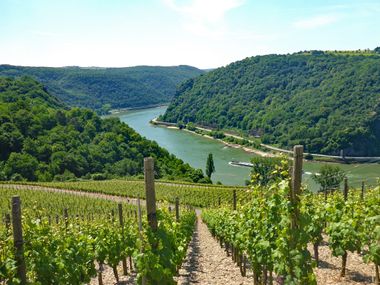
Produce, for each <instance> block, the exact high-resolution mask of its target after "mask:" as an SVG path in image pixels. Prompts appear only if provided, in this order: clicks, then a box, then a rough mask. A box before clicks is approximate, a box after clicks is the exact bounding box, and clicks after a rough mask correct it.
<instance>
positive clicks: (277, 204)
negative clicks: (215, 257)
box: [202, 180, 316, 285]
mask: <svg viewBox="0 0 380 285" xmlns="http://www.w3.org/2000/svg"><path fill="white" fill-rule="evenodd" d="M289 191H290V189H289V180H284V181H281V182H279V181H277V182H275V183H273V184H271V185H270V187H266V188H263V187H258V186H256V187H253V189H252V192H251V196H252V199H251V201H250V202H248V203H246V204H245V205H243V206H242V207H241V208H240V209H238V210H237V211H231V210H230V209H229V208H222V209H211V210H207V211H204V212H202V219H203V220H204V221H205V223H206V224H207V225H208V227H209V229H210V231H211V232H212V233H213V234H214V235H215V236H217V237H218V238H219V239H221V240H223V241H224V242H225V243H227V244H229V245H231V246H233V247H234V248H236V249H238V251H239V252H240V253H242V252H245V253H246V254H247V255H248V258H249V261H250V263H251V265H252V269H253V271H254V275H255V276H256V277H257V278H258V279H261V278H262V275H263V274H262V273H263V272H262V271H263V269H264V268H266V269H267V270H268V271H273V272H275V273H276V274H277V275H278V276H283V277H284V279H285V280H284V283H283V284H289V285H290V284H305V285H306V284H316V279H315V276H314V274H313V270H312V264H313V263H312V260H311V256H310V253H309V251H308V250H307V243H308V235H307V232H306V231H305V228H306V226H307V225H308V220H307V219H302V220H301V221H300V223H299V226H298V228H296V229H294V228H291V224H292V222H291V217H292V215H293V212H294V211H295V207H296V205H292V204H290V203H289V200H288V199H289V198H288V197H289V195H290V193H289ZM259 281H261V282H263V280H259ZM258 284H261V283H258Z"/></svg>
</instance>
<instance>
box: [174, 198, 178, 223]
mask: <svg viewBox="0 0 380 285" xmlns="http://www.w3.org/2000/svg"><path fill="white" fill-rule="evenodd" d="M175 220H176V222H177V223H178V222H179V198H178V197H177V198H175Z"/></svg>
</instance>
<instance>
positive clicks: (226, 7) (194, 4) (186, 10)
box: [162, 0, 245, 36]
mask: <svg viewBox="0 0 380 285" xmlns="http://www.w3.org/2000/svg"><path fill="white" fill-rule="evenodd" d="M162 1H163V2H164V3H165V4H166V5H167V6H168V7H169V8H171V9H173V10H174V11H176V12H178V13H179V14H180V15H181V17H183V18H184V20H185V22H184V26H185V28H186V29H187V30H189V31H191V32H193V33H195V34H198V35H204V36H208V35H211V34H214V35H218V34H223V32H224V31H223V28H224V24H225V23H224V20H225V15H226V13H227V12H228V11H230V10H232V9H234V8H237V7H240V6H242V5H243V4H244V2H245V0H191V1H190V2H188V3H187V4H178V2H177V1H176V0H162Z"/></svg>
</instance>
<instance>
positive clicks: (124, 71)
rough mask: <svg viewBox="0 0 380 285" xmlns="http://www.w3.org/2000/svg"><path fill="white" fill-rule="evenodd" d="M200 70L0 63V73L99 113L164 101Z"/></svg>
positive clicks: (68, 102)
mask: <svg viewBox="0 0 380 285" xmlns="http://www.w3.org/2000/svg"><path fill="white" fill-rule="evenodd" d="M202 73H203V71H202V70H199V69H197V68H195V67H191V66H185V65H181V66H172V67H160V66H136V67H126V68H81V67H62V68H52V67H26V66H12V65H0V76H8V77H19V76H23V75H28V76H32V77H34V78H35V79H36V80H38V81H40V82H42V83H43V84H44V85H45V86H46V88H47V90H48V91H49V92H50V93H51V94H53V95H55V96H57V97H58V98H60V99H61V100H62V101H64V102H66V103H67V104H68V105H70V106H78V107H86V108H91V109H93V110H97V111H98V112H103V113H104V111H105V110H108V109H110V108H129V107H145V106H151V105H158V104H162V103H167V102H169V101H170V100H171V98H172V97H173V95H174V93H175V90H176V86H177V85H178V84H180V83H181V82H183V81H184V80H187V79H189V78H192V77H195V76H197V75H200V74H202Z"/></svg>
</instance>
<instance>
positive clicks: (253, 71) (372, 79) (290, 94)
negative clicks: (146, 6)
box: [162, 48, 380, 156]
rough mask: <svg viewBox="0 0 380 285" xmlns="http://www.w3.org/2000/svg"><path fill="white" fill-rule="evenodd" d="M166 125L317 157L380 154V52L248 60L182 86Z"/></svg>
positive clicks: (167, 114) (270, 57)
mask: <svg viewBox="0 0 380 285" xmlns="http://www.w3.org/2000/svg"><path fill="white" fill-rule="evenodd" d="M162 119H163V120H165V121H168V122H177V123H180V122H183V123H185V124H186V123H188V122H193V123H196V124H198V125H203V126H207V127H212V128H215V129H230V130H233V129H235V130H239V131H242V132H243V133H245V134H246V135H251V136H256V137H261V140H262V142H263V143H267V144H273V145H277V146H281V147H285V148H290V147H292V146H293V145H296V144H303V145H305V148H306V151H309V152H313V153H324V154H339V153H340V150H342V149H343V150H344V151H345V154H346V155H357V156H360V155H363V156H373V155H376V156H380V51H379V48H377V49H375V50H374V51H370V50H366V51H356V52H355V51H354V52H336V51H335V52H333V51H331V52H323V51H309V52H299V53H295V54H288V55H266V56H255V57H251V58H246V59H244V60H242V61H238V62H235V63H232V64H230V65H228V66H226V67H222V68H218V69H216V70H213V71H211V72H209V73H207V74H204V75H201V76H199V77H197V78H195V79H190V80H188V81H186V82H185V83H183V84H182V85H181V86H180V87H179V89H178V90H177V93H176V95H175V97H174V98H173V100H172V102H171V104H170V106H169V108H168V109H167V112H166V114H165V115H164V116H163V117H162Z"/></svg>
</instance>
